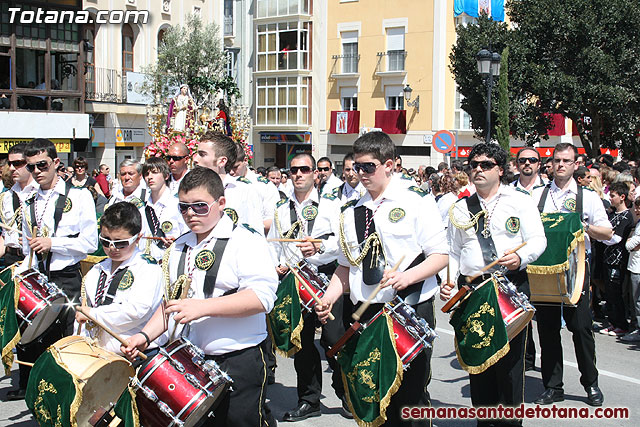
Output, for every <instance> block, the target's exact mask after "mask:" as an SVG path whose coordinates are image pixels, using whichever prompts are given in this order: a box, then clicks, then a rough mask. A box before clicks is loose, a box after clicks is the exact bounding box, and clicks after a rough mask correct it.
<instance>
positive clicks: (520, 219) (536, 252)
mask: <svg viewBox="0 0 640 427" xmlns="http://www.w3.org/2000/svg"><path fill="white" fill-rule="evenodd" d="M478 197H479V199H480V206H481V207H483V208H484V209H486V210H487V211H488V212H489V214H488V216H489V221H488V223H489V231H490V232H491V238H492V239H493V243H494V245H495V247H496V251H497V254H496V255H497V256H498V257H501V256H502V255H504V253H505V252H507V251H509V250H511V249H514V248H516V247H517V246H518V245H519V244H521V243H522V242H525V241H526V242H527V244H526V245H525V246H524V247H522V248H520V249H518V251H517V252H516V253H517V254H518V256H519V257H520V270H523V269H525V268H526V266H527V264H529V263H530V262H533V261H535V260H536V259H538V257H539V256H540V255H541V254H542V253H543V252H544V250H545V248H546V247H547V238H546V237H545V234H544V227H543V226H542V221H541V220H540V214H539V213H538V209H537V208H536V204H535V202H534V200H533V199H532V198H531V197H529V196H527V195H526V194H523V193H521V192H519V191H517V190H516V189H515V188H514V187H511V186H506V185H501V186H500V188H499V189H498V192H497V193H496V195H495V196H494V197H492V198H491V199H489V200H484V199H483V198H482V197H480V195H478ZM453 215H454V218H455V220H456V221H457V222H458V223H468V222H469V219H470V218H471V214H470V213H469V210H468V207H467V199H460V200H458V201H457V202H456V203H455V205H454V208H453ZM486 222H487V219H486V218H485V223H486ZM508 222H509V224H510V225H509V228H510V230H509V229H507V223H508ZM514 224H517V226H515V227H514ZM476 226H477V224H476ZM476 226H473V227H471V228H468V229H466V230H463V229H461V228H457V227H456V226H455V225H453V224H452V223H451V222H450V223H449V227H448V230H447V231H448V233H447V236H448V240H449V245H450V249H451V250H450V252H449V255H450V257H449V265H450V271H452V272H455V271H459V272H460V274H464V275H465V276H473V275H475V274H478V273H480V270H482V268H483V267H485V265H486V264H487V263H486V262H485V261H484V259H483V257H482V248H481V247H480V242H478V237H477V235H476Z"/></svg>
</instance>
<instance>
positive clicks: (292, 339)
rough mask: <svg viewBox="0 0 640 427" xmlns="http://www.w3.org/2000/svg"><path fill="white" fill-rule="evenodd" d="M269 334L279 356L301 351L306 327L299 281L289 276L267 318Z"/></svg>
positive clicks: (279, 290)
mask: <svg viewBox="0 0 640 427" xmlns="http://www.w3.org/2000/svg"><path fill="white" fill-rule="evenodd" d="M267 325H268V326H269V333H270V334H271V339H272V340H273V345H274V346H275V349H276V351H277V352H278V354H280V355H281V356H284V357H290V356H292V355H294V354H295V353H297V352H298V351H300V349H301V348H302V343H301V341H300V332H301V331H302V327H303V326H304V323H303V320H302V307H301V306H300V296H299V294H298V279H296V277H295V275H293V274H292V273H289V274H287V275H286V276H285V277H284V278H283V279H282V280H281V281H280V285H279V286H278V291H277V292H276V302H275V304H274V306H273V310H271V312H270V313H269V315H268V316H267Z"/></svg>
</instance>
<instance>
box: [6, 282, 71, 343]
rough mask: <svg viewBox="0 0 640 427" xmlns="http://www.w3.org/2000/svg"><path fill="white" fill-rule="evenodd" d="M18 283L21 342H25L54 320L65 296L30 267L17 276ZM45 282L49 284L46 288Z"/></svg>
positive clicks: (62, 306)
mask: <svg viewBox="0 0 640 427" xmlns="http://www.w3.org/2000/svg"><path fill="white" fill-rule="evenodd" d="M16 277H17V280H18V283H19V284H20V295H19V297H18V310H16V314H17V315H18V317H19V318H20V319H21V320H20V333H21V335H22V338H21V339H20V343H21V344H27V343H29V342H31V341H33V340H35V339H36V338H38V337H39V336H40V335H42V333H44V332H45V331H46V330H47V329H49V327H50V326H51V325H52V324H53V322H55V320H56V318H57V317H58V315H59V314H60V312H61V311H62V309H63V308H64V305H63V304H64V303H65V302H66V296H65V295H64V293H63V292H62V291H61V290H60V289H58V288H57V286H55V285H53V284H49V281H48V279H47V277H46V276H44V275H43V274H41V273H40V272H38V271H37V270H34V269H30V270H27V271H24V272H22V273H20V274H18V275H17V276H16ZM45 284H49V286H50V288H49V289H48V288H47V287H46V286H45Z"/></svg>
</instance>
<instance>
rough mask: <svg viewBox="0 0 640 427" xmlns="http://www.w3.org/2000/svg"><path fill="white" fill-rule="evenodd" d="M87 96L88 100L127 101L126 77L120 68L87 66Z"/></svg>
mask: <svg viewBox="0 0 640 427" xmlns="http://www.w3.org/2000/svg"><path fill="white" fill-rule="evenodd" d="M86 70H87V73H86V76H85V77H86V80H85V88H86V89H85V93H86V95H85V97H86V100H87V101H100V102H115V103H118V104H120V103H124V102H127V91H126V81H125V80H126V79H125V78H123V77H122V73H121V72H120V71H118V70H111V69H108V68H100V67H94V66H92V65H89V66H87V68H86Z"/></svg>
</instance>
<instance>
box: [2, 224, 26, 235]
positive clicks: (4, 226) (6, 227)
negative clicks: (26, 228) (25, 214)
mask: <svg viewBox="0 0 640 427" xmlns="http://www.w3.org/2000/svg"><path fill="white" fill-rule="evenodd" d="M0 227H2V228H4V229H5V230H7V231H13V232H14V233H18V234H19V235H21V236H22V231H20V230H18V229H17V228H13V227H9V226H8V225H5V224H3V223H1V222H0Z"/></svg>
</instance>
